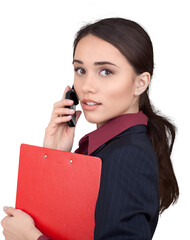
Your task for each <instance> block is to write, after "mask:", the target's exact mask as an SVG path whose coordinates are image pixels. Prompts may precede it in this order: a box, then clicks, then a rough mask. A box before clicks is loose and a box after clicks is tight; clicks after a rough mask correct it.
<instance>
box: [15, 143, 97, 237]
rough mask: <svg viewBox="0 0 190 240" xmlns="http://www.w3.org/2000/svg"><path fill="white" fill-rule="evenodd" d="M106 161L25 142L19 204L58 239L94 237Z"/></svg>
mask: <svg viewBox="0 0 190 240" xmlns="http://www.w3.org/2000/svg"><path fill="white" fill-rule="evenodd" d="M101 167H102V161H101V159H100V158H98V157H92V156H87V155H82V154H76V153H71V152H64V151H60V150H54V149H49V148H43V147H37V146H32V145H28V144H21V148H20V158H19V171H18V182H17V195H16V208H18V209H21V210H23V211H25V212H26V213H28V214H29V215H31V217H32V218H33V219H34V221H35V224H36V227H37V228H38V229H39V230H40V231H41V232H42V233H43V234H45V235H46V236H48V237H49V238H52V239H54V240H67V239H68V240H81V239H85V240H92V239H93V236H94V226H95V221H94V212H95V206H96V201H97V197H98V192H99V185H100V176H101Z"/></svg>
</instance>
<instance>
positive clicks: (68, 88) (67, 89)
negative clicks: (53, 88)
mask: <svg viewBox="0 0 190 240" xmlns="http://www.w3.org/2000/svg"><path fill="white" fill-rule="evenodd" d="M70 89H71V88H70V87H69V86H67V87H66V88H65V91H64V93H63V97H62V100H63V99H65V95H66V92H67V91H69V90H70Z"/></svg>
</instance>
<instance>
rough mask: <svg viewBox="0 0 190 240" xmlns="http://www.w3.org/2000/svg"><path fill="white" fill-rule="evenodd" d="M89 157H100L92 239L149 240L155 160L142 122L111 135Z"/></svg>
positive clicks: (154, 213) (154, 211)
mask: <svg viewBox="0 0 190 240" xmlns="http://www.w3.org/2000/svg"><path fill="white" fill-rule="evenodd" d="M90 155H91V156H97V157H100V158H101V159H102V172H101V184H100V189H99V195H98V199H97V204H96V209H95V230H94V240H112V239H114V240H124V239H125V240H149V239H152V236H153V234H154V231H155V228H156V225H157V221H158V215H159V197H158V160H157V156H156V153H155V151H154V149H153V146H152V143H151V141H150V139H149V137H148V136H147V127H146V126H145V125H136V126H133V127H130V128H129V129H127V130H125V131H123V132H122V133H120V134H119V135H117V136H116V137H114V138H112V139H111V140H109V141H108V142H106V143H105V144H103V145H102V146H101V147H99V148H98V149H97V150H95V151H94V152H93V153H92V154H90Z"/></svg>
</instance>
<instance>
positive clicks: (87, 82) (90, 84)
mask: <svg viewBox="0 0 190 240" xmlns="http://www.w3.org/2000/svg"><path fill="white" fill-rule="evenodd" d="M82 91H83V92H84V93H88V92H91V93H96V92H97V83H96V79H95V77H94V76H93V75H92V74H88V75H87V76H86V78H85V79H84V81H83V86H82Z"/></svg>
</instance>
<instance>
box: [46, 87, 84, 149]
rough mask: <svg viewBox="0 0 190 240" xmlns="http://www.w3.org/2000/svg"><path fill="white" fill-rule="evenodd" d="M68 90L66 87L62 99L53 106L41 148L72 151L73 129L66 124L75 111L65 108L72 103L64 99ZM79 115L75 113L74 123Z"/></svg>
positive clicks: (77, 112)
mask: <svg viewBox="0 0 190 240" xmlns="http://www.w3.org/2000/svg"><path fill="white" fill-rule="evenodd" d="M70 89H71V88H70V87H69V86H68V87H66V89H65V91H64V94H63V99H62V100H61V101H59V102H57V103H55V104H54V108H53V112H52V115H51V120H50V122H49V124H48V126H47V128H46V130H45V137H44V142H43V147H46V148H53V149H58V150H62V151H67V152H70V151H71V149H72V146H73V141H74V134H75V127H69V126H68V124H67V122H68V121H69V120H71V118H72V117H71V116H72V115H73V114H74V113H75V110H73V109H69V108H66V106H72V105H73V101H72V100H69V99H65V94H66V92H67V91H69V90H70ZM66 115H68V116H66ZM80 115H81V111H76V122H77V121H78V119H79V117H80Z"/></svg>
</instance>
